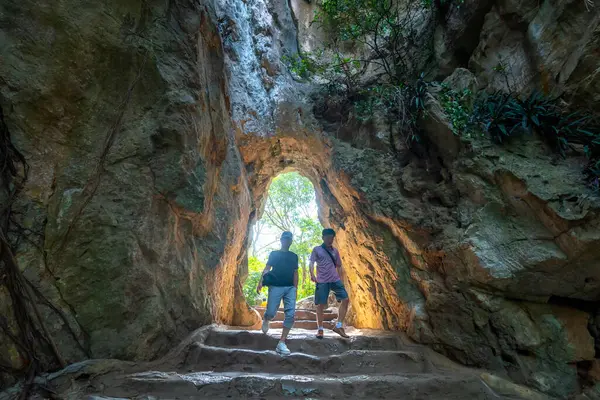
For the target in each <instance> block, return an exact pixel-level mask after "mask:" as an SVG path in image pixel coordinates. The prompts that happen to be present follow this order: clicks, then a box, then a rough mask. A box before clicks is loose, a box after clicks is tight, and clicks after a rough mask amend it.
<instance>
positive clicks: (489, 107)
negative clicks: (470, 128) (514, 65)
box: [471, 92, 519, 143]
mask: <svg viewBox="0 0 600 400" xmlns="http://www.w3.org/2000/svg"><path fill="white" fill-rule="evenodd" d="M517 109H518V104H517V102H516V99H515V98H514V97H513V96H511V95H509V94H507V93H501V92H497V93H494V94H493V95H487V96H484V98H483V99H482V100H480V101H479V102H477V103H476V105H475V108H474V112H473V118H472V119H471V121H474V122H475V123H477V124H479V125H480V126H481V129H482V130H483V132H485V133H487V134H488V135H490V137H491V139H492V140H493V141H494V142H496V143H502V142H503V141H504V140H506V139H508V138H509V137H511V136H513V135H514V133H515V130H516V129H517V128H518V123H519V117H518V113H517V111H516V110H517Z"/></svg>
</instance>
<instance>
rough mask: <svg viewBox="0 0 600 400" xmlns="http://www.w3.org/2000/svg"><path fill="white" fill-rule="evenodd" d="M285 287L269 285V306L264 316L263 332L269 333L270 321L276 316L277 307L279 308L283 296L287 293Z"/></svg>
mask: <svg viewBox="0 0 600 400" xmlns="http://www.w3.org/2000/svg"><path fill="white" fill-rule="evenodd" d="M282 289H285V288H281V287H277V286H271V287H269V294H268V295H267V308H266V310H265V315H264V316H263V323H262V331H263V333H267V332H268V331H269V321H270V320H272V319H273V318H275V314H277V309H278V308H279V304H280V303H281V298H282V297H283V294H284V293H285V291H284V290H282Z"/></svg>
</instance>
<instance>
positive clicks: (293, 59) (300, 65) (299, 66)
mask: <svg viewBox="0 0 600 400" xmlns="http://www.w3.org/2000/svg"><path fill="white" fill-rule="evenodd" d="M281 60H282V61H283V62H284V63H286V64H287V66H288V68H289V70H290V72H292V73H293V74H295V75H297V76H298V77H299V78H302V79H306V78H308V77H309V76H310V75H311V74H313V73H315V72H317V71H319V66H318V65H317V64H316V62H315V61H313V60H312V59H311V58H310V56H309V55H304V56H302V55H300V54H295V55H294V56H288V55H284V56H283V57H282V58H281Z"/></svg>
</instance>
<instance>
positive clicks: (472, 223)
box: [0, 0, 600, 398]
mask: <svg viewBox="0 0 600 400" xmlns="http://www.w3.org/2000/svg"><path fill="white" fill-rule="evenodd" d="M464 3H465V4H472V5H473V8H468V7H464V8H461V9H457V8H453V7H454V6H451V8H450V9H449V10H447V14H446V15H447V16H448V21H447V23H446V24H445V25H443V26H441V27H439V29H436V36H435V40H436V46H437V47H436V49H437V53H436V54H437V55H438V61H439V63H440V68H439V73H438V75H440V76H444V77H445V76H447V75H450V74H451V73H452V71H454V69H455V67H468V68H470V69H471V70H472V71H473V72H474V73H475V76H471V75H470V73H469V72H468V71H467V70H466V69H458V70H457V71H456V72H455V74H453V75H451V76H450V78H448V82H452V83H453V84H455V85H466V86H465V87H470V86H474V85H475V83H477V85H478V86H479V87H488V88H501V87H504V86H503V85H504V84H505V80H504V79H500V78H498V76H497V74H496V73H497V72H499V71H500V69H497V71H494V70H493V69H494V66H496V64H497V63H498V61H499V57H500V55H501V56H502V57H503V60H507V61H509V65H512V66H511V67H510V68H511V70H512V71H514V72H515V74H516V75H518V74H522V77H521V78H522V79H521V78H519V81H518V84H517V85H516V87H517V88H519V89H522V90H529V89H531V88H532V87H533V86H534V85H535V84H537V83H540V82H541V83H544V82H546V81H545V79H548V81H547V82H548V88H549V90H559V91H560V90H566V91H567V92H568V93H569V95H570V96H572V98H573V99H575V100H576V99H578V98H584V99H586V101H587V99H592V100H593V101H596V100H597V99H598V93H600V92H599V90H598V89H599V88H598V79H594V78H595V77H596V74H597V71H598V62H599V61H598V60H599V59H600V58H598V57H596V56H595V55H597V51H598V37H599V35H598V34H597V32H598V24H599V18H600V17H599V15H600V14H599V12H600V11H599V10H600V8H598V7H597V8H595V9H593V10H592V11H587V10H586V9H585V4H584V2H583V1H580V0H573V1H558V0H556V1H554V0H553V1H546V2H543V4H541V5H540V6H538V5H537V2H535V3H536V4H533V3H531V2H514V1H496V2H469V1H465V2H464ZM313 8H314V5H307V4H304V0H293V1H291V2H290V3H288V2H280V1H269V0H246V1H243V0H231V1H211V0H206V1H187V0H176V1H172V2H167V3H160V2H146V1H137V0H128V1H126V2H118V3H106V2H101V3H98V2H85V4H82V3H81V2H76V1H72V0H57V1H53V2H49V1H35V2H34V1H31V0H20V1H16V0H5V1H4V2H2V3H1V4H0V27H1V33H2V34H1V35H0V49H2V61H1V62H0V77H1V78H2V79H0V106H1V108H2V111H3V115H4V122H5V123H6V125H7V127H8V129H9V130H10V133H11V138H12V141H13V143H14V144H15V146H16V147H18V149H19V150H20V151H21V152H22V153H23V154H24V155H25V158H26V160H27V162H28V165H29V174H28V179H27V181H26V185H25V187H24V189H23V191H22V192H21V194H20V196H19V197H18V198H17V199H16V201H15V202H14V203H13V204H12V207H13V211H14V215H15V219H16V221H15V222H16V223H17V224H18V226H19V227H20V228H22V229H21V230H22V231H23V232H24V233H25V238H24V239H23V240H21V242H20V243H19V246H18V247H17V249H18V251H17V260H18V263H19V266H20V268H21V269H22V271H23V273H24V275H25V276H26V278H27V279H28V280H29V281H30V282H31V283H32V285H33V286H34V287H35V288H37V289H38V290H39V292H40V293H41V294H42V295H43V296H44V297H45V298H46V299H48V302H49V303H46V302H44V301H43V300H42V299H41V297H40V298H38V299H37V300H36V301H37V302H38V303H39V307H40V310H41V312H42V313H43V319H44V320H45V321H46V325H47V327H48V330H49V333H50V335H51V337H52V338H53V339H54V341H55V343H56V345H57V347H58V350H59V352H60V353H61V354H62V355H63V357H64V358H65V360H66V361H67V362H75V361H80V360H83V359H86V358H121V359H125V360H152V359H155V358H157V357H159V356H162V355H164V354H165V353H166V352H167V351H168V350H169V349H171V348H172V347H173V346H174V345H175V344H176V343H178V342H179V341H180V340H182V339H183V338H184V337H185V336H186V335H188V334H189V333H190V332H192V331H194V330H195V329H196V328H198V327H200V326H203V325H206V324H209V323H211V322H218V323H224V324H231V325H238V326H242V325H243V326H252V325H254V324H256V322H257V321H258V315H257V313H256V312H255V311H254V310H252V309H251V308H250V307H249V306H248V305H247V304H246V302H245V300H244V298H243V293H242V289H241V287H242V282H243V280H244V279H245V275H246V273H247V271H246V270H247V261H246V257H247V255H246V248H247V245H248V229H249V226H250V224H252V223H253V222H254V221H255V220H256V219H257V218H258V217H259V216H260V214H261V210H262V207H263V203H264V201H265V196H266V192H267V188H268V185H269V183H270V181H271V179H272V178H273V177H274V176H276V175H277V174H279V173H281V172H285V171H289V170H296V171H299V172H300V173H301V174H303V175H305V176H306V177H308V178H309V179H310V180H311V181H312V182H313V184H314V186H315V189H316V192H317V200H318V203H319V206H320V209H319V213H320V215H319V216H320V219H321V222H322V223H323V224H324V225H327V226H331V227H333V228H334V229H336V231H337V232H338V236H337V246H338V247H339V249H340V252H341V254H342V257H343V260H344V264H345V266H346V267H345V274H344V277H343V278H344V281H345V283H346V285H347V288H348V291H349V293H350V298H351V310H350V320H351V323H352V324H353V325H354V326H356V327H359V328H376V329H388V330H403V331H407V332H408V333H409V334H410V336H411V338H412V339H414V340H416V341H418V342H421V343H424V344H428V345H431V346H432V347H433V348H434V349H436V350H438V351H440V352H442V353H444V354H446V355H449V356H451V357H452V358H454V359H455V360H458V361H460V362H462V363H464V364H467V365H470V366H476V367H482V368H488V369H492V370H494V371H496V372H497V373H499V374H502V375H504V376H507V377H510V378H511V379H513V380H516V381H517V382H519V383H523V384H527V385H530V386H532V387H534V388H535V389H536V390H540V391H544V392H546V393H549V394H550V395H554V396H558V397H567V396H569V395H571V394H573V393H575V392H578V391H579V390H580V389H581V385H582V380H581V379H579V377H578V367H579V369H580V370H586V371H589V373H588V372H586V373H587V375H588V376H595V375H594V374H595V372H594V371H596V370H597V359H596V358H595V357H596V355H598V354H599V353H598V348H599V346H600V344H599V343H600V335H599V331H600V327H599V325H598V324H599V321H600V317H598V315H599V314H598V312H599V311H598V309H599V308H598V301H599V299H600V250H599V249H600V246H599V244H600V215H599V210H600V199H599V198H598V195H597V193H593V192H592V191H591V190H590V188H588V187H586V186H585V184H584V183H583V182H582V180H581V167H582V164H583V163H584V160H582V159H580V158H575V157H574V158H568V159H565V160H557V159H556V157H555V156H554V155H553V154H552V153H551V152H550V151H549V150H548V149H547V148H546V147H545V145H544V144H543V143H542V142H541V141H538V140H537V139H535V138H525V139H523V140H518V141H515V142H513V143H511V144H509V145H507V146H505V147H498V146H495V145H493V144H492V143H490V142H489V140H488V139H487V138H481V137H473V138H468V139H467V138H457V137H455V136H453V133H452V131H451V130H450V129H449V127H448V125H447V120H446V119H445V118H444V115H443V111H442V110H441V109H440V107H439V106H436V101H437V100H436V99H435V96H434V97H432V98H431V99H430V103H429V104H428V107H429V109H430V110H431V111H432V115H433V116H434V118H431V119H430V120H427V121H423V128H424V129H425V131H426V132H425V133H426V135H427V137H428V138H429V139H430V141H432V143H433V144H432V148H434V149H435V151H436V152H437V154H439V159H425V158H418V157H412V158H409V159H406V160H404V159H403V160H400V159H399V157H398V154H397V150H398V149H396V148H392V149H390V147H391V146H390V142H389V139H388V138H387V136H385V135H380V134H379V131H378V130H377V129H376V128H373V127H372V126H360V127H358V126H357V127H356V129H355V130H354V129H347V128H346V129H345V130H344V129H341V128H340V122H341V121H336V118H337V117H336V116H337V115H338V114H335V113H334V112H333V111H332V110H329V111H330V112H331V113H332V114H335V116H334V117H333V118H331V119H330V120H327V121H325V120H323V119H322V115H320V114H319V113H316V112H315V110H314V97H315V96H319V95H320V92H319V88H318V87H316V86H315V85H314V84H313V83H307V82H297V81H295V80H294V79H293V77H292V75H291V74H290V73H289V71H288V70H287V68H286V66H285V63H283V62H282V56H283V55H286V54H288V55H290V54H296V53H298V50H299V44H298V43H300V47H301V48H304V46H307V45H308V44H310V43H312V45H314V44H315V43H316V42H318V40H319V39H318V38H319V36H318V35H316V34H313V33H311V31H310V29H309V28H310V27H309V26H307V25H306V21H307V20H308V17H307V15H306V14H301V15H295V14H294V12H296V13H306V12H312V10H313ZM467 25H468V26H467ZM297 30H298V31H297ZM297 32H300V37H298V34H297ZM563 33H565V36H564V37H563V36H561V35H562V34H563ZM306 35H311V36H310V37H309V38H308V39H307V38H306V37H305V36H306ZM463 39H464V40H463ZM307 43H308V44H307ZM459 44H460V45H459ZM453 46H456V47H453ZM510 63H512V64H510ZM490 68H491V69H492V71H490ZM515 74H513V75H515ZM534 77H535V78H534ZM510 84H511V85H512V84H513V83H512V82H511V83H510ZM435 110H437V111H435ZM334 111H336V112H338V111H339V112H340V113H341V112H343V110H334ZM338 128H340V129H338ZM374 131H375V132H374ZM435 158H437V157H435ZM48 304H52V306H53V307H54V308H52V307H50V306H48ZM0 310H1V313H2V314H1V315H2V316H7V317H10V316H11V315H12V309H11V301H10V299H9V297H8V294H7V293H6V292H5V291H3V290H0ZM57 310H58V312H57ZM61 315H62V316H64V318H63V317H61ZM10 324H11V327H14V326H15V324H14V322H13V321H11V322H10ZM0 354H9V355H10V357H9V358H10V360H9V361H10V362H11V367H12V368H14V369H21V368H22V367H24V361H23V358H22V357H19V350H18V349H17V348H16V347H15V346H14V345H11V341H10V340H8V338H7V337H6V334H5V333H3V331H0ZM44 362H45V367H46V368H55V367H56V365H55V364H52V362H51V361H50V360H44ZM585 393H586V394H582V396H588V398H592V397H589V396H592V395H591V394H590V393H593V392H592V391H590V390H588V391H587V392H585Z"/></svg>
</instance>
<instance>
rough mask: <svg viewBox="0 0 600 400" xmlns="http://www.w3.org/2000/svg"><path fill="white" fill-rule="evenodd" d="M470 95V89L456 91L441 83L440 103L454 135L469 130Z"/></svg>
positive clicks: (471, 94)
mask: <svg viewBox="0 0 600 400" xmlns="http://www.w3.org/2000/svg"><path fill="white" fill-rule="evenodd" d="M472 96H473V93H472V92H471V90H470V89H463V90H461V91H456V90H454V89H452V88H450V87H449V86H448V85H447V84H445V83H443V84H442V91H441V92H440V103H441V106H442V108H443V109H444V112H445V113H446V116H447V117H448V119H449V121H450V124H451V128H452V132H453V133H454V134H455V135H460V134H464V133H468V132H470V131H471V129H470V128H471V126H470V124H469V122H470V120H471V113H472V110H471V109H470V108H471V107H470V104H471V100H472Z"/></svg>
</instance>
